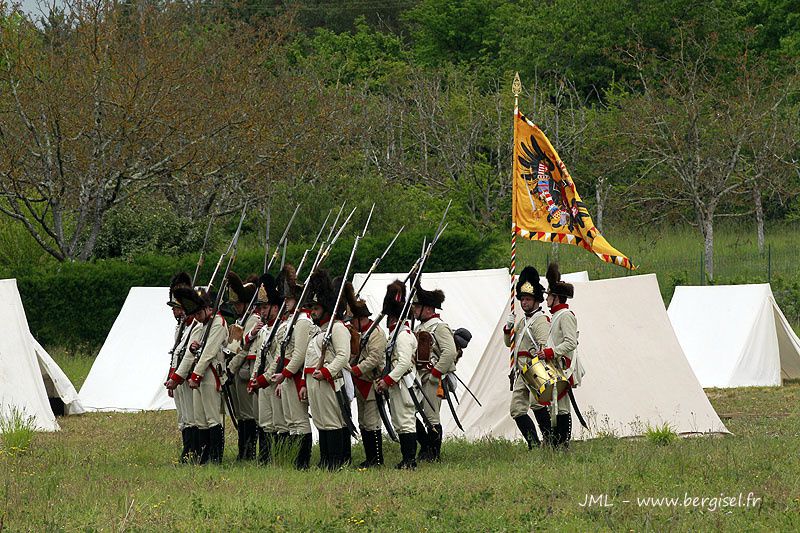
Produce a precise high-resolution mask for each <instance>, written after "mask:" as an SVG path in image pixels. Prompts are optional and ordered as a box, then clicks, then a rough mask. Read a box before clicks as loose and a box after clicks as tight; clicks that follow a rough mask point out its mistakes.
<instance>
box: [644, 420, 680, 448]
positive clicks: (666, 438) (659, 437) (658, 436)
mask: <svg viewBox="0 0 800 533" xmlns="http://www.w3.org/2000/svg"><path fill="white" fill-rule="evenodd" d="M644 435H645V438H647V442H650V443H653V444H655V445H657V446H669V445H670V444H672V443H673V442H674V441H675V440H676V439H677V438H678V434H677V433H675V430H674V429H672V426H670V425H669V423H667V422H665V423H664V424H662V425H660V426H650V425H648V426H647V431H646V432H645V434H644Z"/></svg>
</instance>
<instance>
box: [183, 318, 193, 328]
mask: <svg viewBox="0 0 800 533" xmlns="http://www.w3.org/2000/svg"><path fill="white" fill-rule="evenodd" d="M193 321H194V318H189V317H188V316H187V317H186V318H184V319H183V325H184V326H188V325H190V324H191V323H192V322H193Z"/></svg>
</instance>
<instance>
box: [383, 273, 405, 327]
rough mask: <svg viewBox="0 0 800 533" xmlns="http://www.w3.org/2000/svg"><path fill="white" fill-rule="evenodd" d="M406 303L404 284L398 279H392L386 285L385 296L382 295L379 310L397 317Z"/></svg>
mask: <svg viewBox="0 0 800 533" xmlns="http://www.w3.org/2000/svg"><path fill="white" fill-rule="evenodd" d="M405 303H406V286H405V284H404V283H403V282H402V281H400V280H399V279H396V280H394V281H393V282H391V283H390V284H389V285H388V286H387V287H386V296H384V297H383V308H382V310H381V312H382V313H383V314H384V315H386V316H390V317H393V318H399V317H400V313H402V312H403V306H404V305H405Z"/></svg>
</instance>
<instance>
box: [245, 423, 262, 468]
mask: <svg viewBox="0 0 800 533" xmlns="http://www.w3.org/2000/svg"><path fill="white" fill-rule="evenodd" d="M258 429H259V428H258V422H256V421H255V420H247V440H246V441H245V442H246V446H245V450H244V458H245V459H246V460H248V461H252V460H254V459H255V458H256V446H257V445H258Z"/></svg>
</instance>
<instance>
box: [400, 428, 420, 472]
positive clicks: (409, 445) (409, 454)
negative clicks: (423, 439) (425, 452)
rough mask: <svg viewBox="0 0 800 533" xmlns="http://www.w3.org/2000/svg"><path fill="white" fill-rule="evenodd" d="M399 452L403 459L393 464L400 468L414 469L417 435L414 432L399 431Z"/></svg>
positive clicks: (415, 466) (415, 464) (415, 465)
mask: <svg viewBox="0 0 800 533" xmlns="http://www.w3.org/2000/svg"><path fill="white" fill-rule="evenodd" d="M397 437H398V438H399V439H400V453H401V454H402V455H403V459H402V460H401V461H400V462H399V463H397V465H395V468H398V469H400V470H414V469H415V468H417V461H416V458H415V457H416V455H417V435H416V434H414V433H400V434H399V435H398V436H397Z"/></svg>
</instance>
